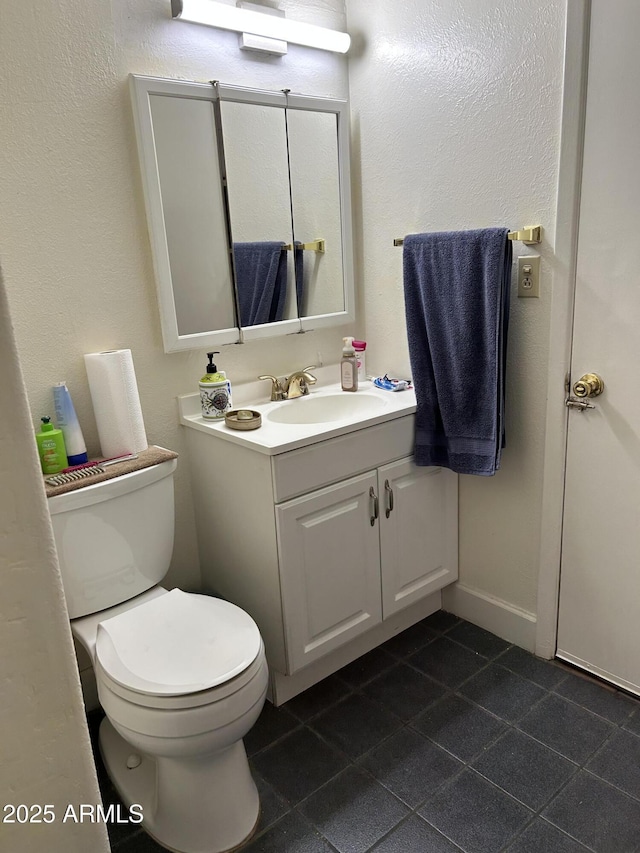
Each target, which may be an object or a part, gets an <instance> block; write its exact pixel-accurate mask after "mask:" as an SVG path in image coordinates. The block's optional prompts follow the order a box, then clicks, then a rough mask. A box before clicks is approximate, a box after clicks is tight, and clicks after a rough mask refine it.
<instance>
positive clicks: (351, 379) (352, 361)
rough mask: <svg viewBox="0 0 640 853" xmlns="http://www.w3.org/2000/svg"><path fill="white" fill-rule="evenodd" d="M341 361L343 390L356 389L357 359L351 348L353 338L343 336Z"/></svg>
mask: <svg viewBox="0 0 640 853" xmlns="http://www.w3.org/2000/svg"><path fill="white" fill-rule="evenodd" d="M342 340H343V341H344V347H343V348H342V361H341V362H340V379H341V382H342V390H343V391H357V390H358V359H357V358H356V353H355V350H354V348H353V338H343V339H342Z"/></svg>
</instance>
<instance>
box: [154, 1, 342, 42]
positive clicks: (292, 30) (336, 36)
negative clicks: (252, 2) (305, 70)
mask: <svg viewBox="0 0 640 853" xmlns="http://www.w3.org/2000/svg"><path fill="white" fill-rule="evenodd" d="M171 14H172V15H173V17H174V18H179V19H180V20H182V21H190V22H191V23H194V24H205V25H206V26H208V27H217V28H218V29H221V30H233V31H234V32H237V33H251V34H253V35H256V36H266V37H267V38H273V39H281V40H282V41H287V42H291V43H292V44H302V45H305V46H306V47H315V48H319V49H320V50H331V51H334V52H335V53H346V52H347V51H348V50H349V45H350V44H351V37H350V36H349V34H348V33H341V32H338V31H337V30H329V29H326V28H325V27H316V26H314V25H313V24H301V23H298V22H297V21H291V20H289V19H288V18H276V17H272V16H271V15H263V14H261V13H260V12H250V11H249V10H247V9H238V8H236V6H230V5H227V4H226V3H216V2H215V0H171Z"/></svg>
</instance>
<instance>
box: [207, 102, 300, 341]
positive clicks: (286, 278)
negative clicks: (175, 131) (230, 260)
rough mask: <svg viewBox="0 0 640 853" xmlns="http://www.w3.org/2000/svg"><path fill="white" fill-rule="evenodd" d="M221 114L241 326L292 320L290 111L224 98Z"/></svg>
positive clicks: (294, 309)
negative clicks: (287, 116)
mask: <svg viewBox="0 0 640 853" xmlns="http://www.w3.org/2000/svg"><path fill="white" fill-rule="evenodd" d="M220 115H221V121H222V138H223V144H224V160H225V166H226V176H227V193H228V199H229V221H230V227H231V241H232V245H233V252H234V267H235V278H236V291H237V296H238V306H239V311H240V325H241V326H243V327H244V326H254V325H259V324H261V323H273V322H278V321H280V320H289V319H293V318H295V317H297V316H298V311H297V306H296V299H295V287H294V286H293V283H294V270H293V253H292V252H291V251H287V250H286V246H290V245H291V244H292V243H293V232H292V227H291V204H290V199H289V164H288V162H287V132H286V125H285V111H284V109H282V108H281V107H273V106H268V105H262V104H248V103H236V102H233V101H225V100H221V102H220Z"/></svg>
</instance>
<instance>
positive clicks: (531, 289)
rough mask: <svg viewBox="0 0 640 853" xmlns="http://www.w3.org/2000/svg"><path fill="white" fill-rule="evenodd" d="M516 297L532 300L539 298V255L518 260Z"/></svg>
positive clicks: (525, 256)
mask: <svg viewBox="0 0 640 853" xmlns="http://www.w3.org/2000/svg"><path fill="white" fill-rule="evenodd" d="M518 296H519V297H522V298H534V299H537V298H538V297H539V296H540V255H521V256H520V257H519V258H518Z"/></svg>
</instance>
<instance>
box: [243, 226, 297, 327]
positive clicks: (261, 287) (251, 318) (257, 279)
mask: <svg viewBox="0 0 640 853" xmlns="http://www.w3.org/2000/svg"><path fill="white" fill-rule="evenodd" d="M284 245H285V244H284V243H279V242H267V241H265V242H261V243H234V244H233V257H234V264H235V272H236V291H237V294H238V307H239V310H240V325H241V326H257V325H258V324H260V323H272V322H274V321H276V320H282V318H283V317H284V308H285V303H286V299H287V253H286V252H285V251H284Z"/></svg>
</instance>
